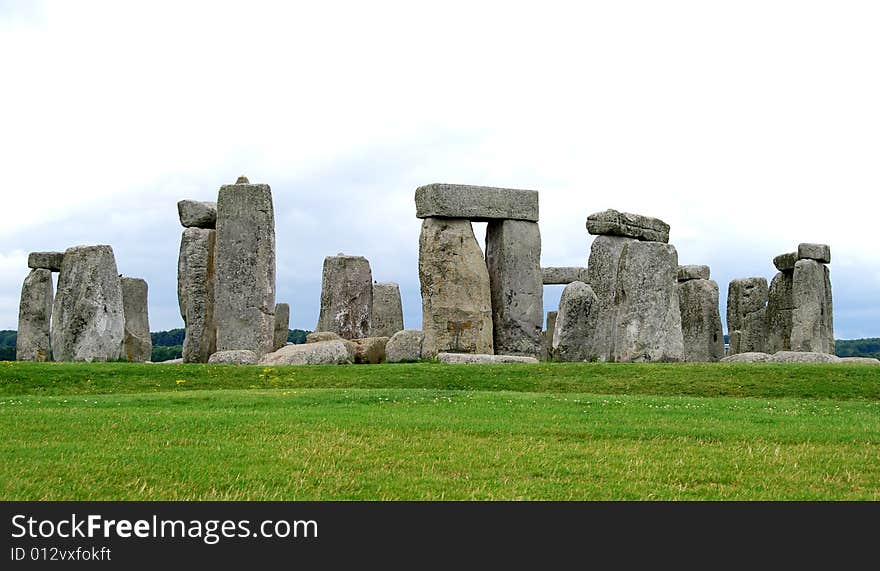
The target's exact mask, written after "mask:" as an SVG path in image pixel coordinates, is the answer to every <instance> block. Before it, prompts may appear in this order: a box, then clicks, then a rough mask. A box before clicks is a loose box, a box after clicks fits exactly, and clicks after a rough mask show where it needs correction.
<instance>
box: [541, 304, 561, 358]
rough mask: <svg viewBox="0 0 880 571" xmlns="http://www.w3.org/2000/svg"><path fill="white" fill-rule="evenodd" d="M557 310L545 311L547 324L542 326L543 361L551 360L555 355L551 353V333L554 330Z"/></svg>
mask: <svg viewBox="0 0 880 571" xmlns="http://www.w3.org/2000/svg"><path fill="white" fill-rule="evenodd" d="M557 315H559V312H558V311H548V312H547V325H546V326H545V328H544V355H543V359H544V360H545V361H552V360H554V359H555V358H556V357H555V355H554V353H553V333H554V332H555V331H556V316H557Z"/></svg>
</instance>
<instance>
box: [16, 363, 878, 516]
mask: <svg viewBox="0 0 880 571" xmlns="http://www.w3.org/2000/svg"><path fill="white" fill-rule="evenodd" d="M0 435H2V439H0V457H2V458H3V461H2V463H0V499H2V500H115V499H123V500H178V499H193V500H212V499H220V500H224V499H229V500H239V499H241V500H331V499H364V500H372V499H415V500H434V499H563V500H568V499H572V500H581V499H590V500H592V499H768V500H776V499H780V500H782V499H786V500H787V499H865V500H880V367H872V366H859V365H778V364H736V365H733V364H731V365H659V364H652V365H622V364H616V365H613V364H542V365H538V366H522V365H498V366H468V365H464V366H449V365H439V364H431V363H418V364H411V365H384V366H348V367H272V368H263V367H232V366H202V365H128V364H94V365H85V364H31V363H19V364H7V363H0Z"/></svg>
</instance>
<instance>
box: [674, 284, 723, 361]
mask: <svg viewBox="0 0 880 571" xmlns="http://www.w3.org/2000/svg"><path fill="white" fill-rule="evenodd" d="M681 275H682V272H681V269H679V277H681ZM705 275H706V276H707V277H708V275H709V273H708V271H707V272H705ZM678 305H679V308H680V309H681V334H682V338H683V340H684V360H685V361H687V362H689V363H708V362H714V361H718V360H720V359H721V358H722V357H724V330H723V329H722V327H721V311H720V310H719V309H718V284H717V283H716V282H715V281H714V280H710V279H691V280H685V281H680V282H679V284H678Z"/></svg>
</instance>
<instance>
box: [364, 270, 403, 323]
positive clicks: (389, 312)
mask: <svg viewBox="0 0 880 571" xmlns="http://www.w3.org/2000/svg"><path fill="white" fill-rule="evenodd" d="M370 321H371V323H370V325H371V327H372V328H373V329H372V333H371V335H373V337H391V336H392V335H394V334H395V333H397V332H398V331H402V330H403V304H401V303H400V286H399V285H397V284H396V283H394V282H386V283H380V282H373V317H372V319H371V320H370Z"/></svg>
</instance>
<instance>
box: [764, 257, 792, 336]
mask: <svg viewBox="0 0 880 571" xmlns="http://www.w3.org/2000/svg"><path fill="white" fill-rule="evenodd" d="M782 265H783V266H785V265H786V264H782ZM777 267H778V266H777ZM793 267H794V266H792V268H793ZM793 277H794V276H793V272H791V271H790V270H785V271H780V272H778V273H777V274H776V275H775V276H774V277H773V280H771V282H770V290H769V293H768V296H767V345H766V349H767V352H768V353H776V352H777V351H789V350H791V325H792V312H793V311H794V298H793V296H792V287H793Z"/></svg>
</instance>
